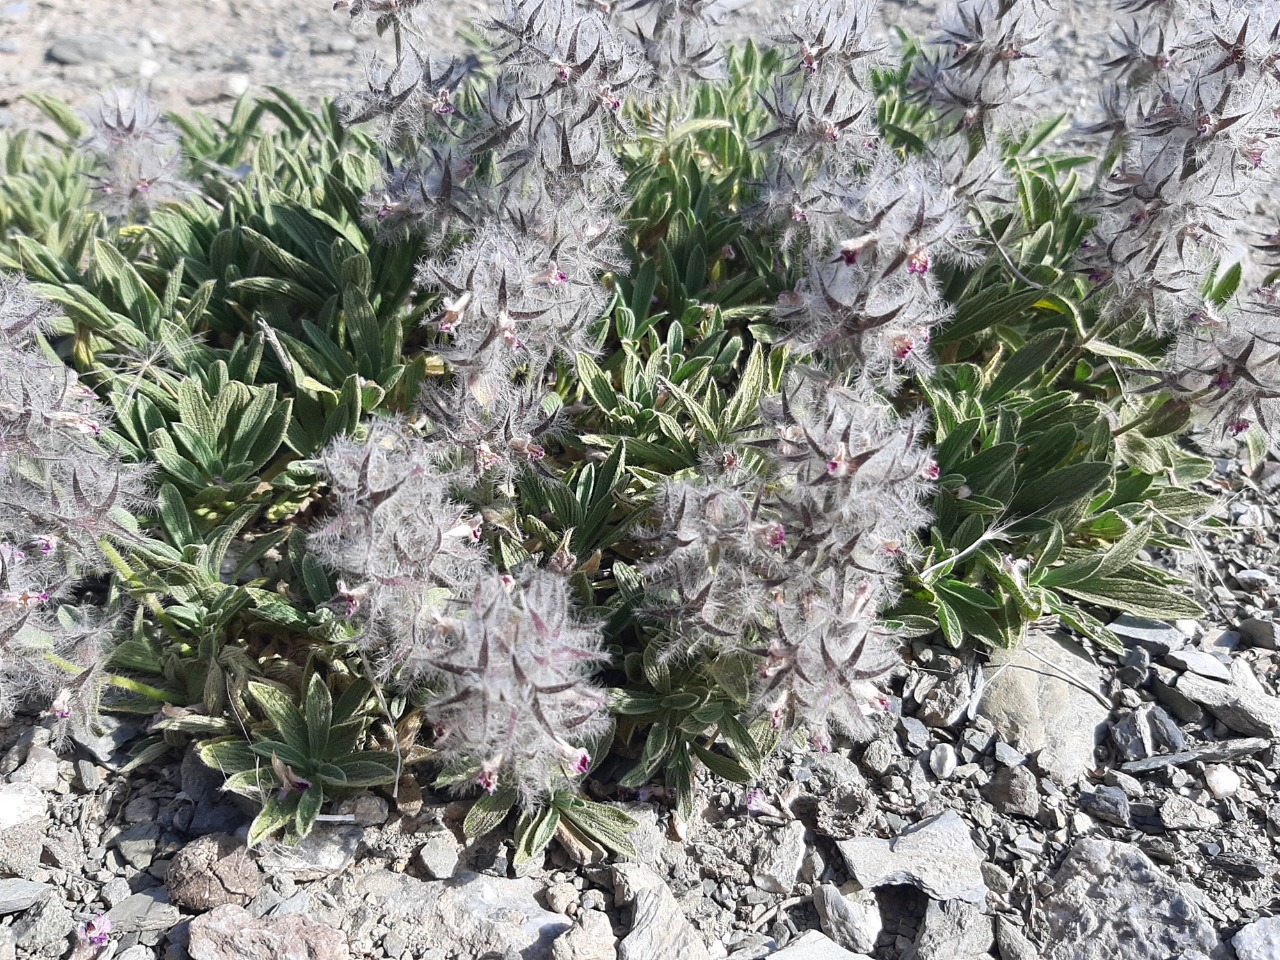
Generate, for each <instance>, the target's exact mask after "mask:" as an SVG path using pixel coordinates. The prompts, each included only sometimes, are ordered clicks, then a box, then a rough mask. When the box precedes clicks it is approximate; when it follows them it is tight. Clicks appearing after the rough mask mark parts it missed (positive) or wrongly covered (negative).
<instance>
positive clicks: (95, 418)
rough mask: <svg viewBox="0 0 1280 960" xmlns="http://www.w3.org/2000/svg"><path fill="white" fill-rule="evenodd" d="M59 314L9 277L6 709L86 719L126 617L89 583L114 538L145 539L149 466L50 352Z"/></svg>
mask: <svg viewBox="0 0 1280 960" xmlns="http://www.w3.org/2000/svg"><path fill="white" fill-rule="evenodd" d="M53 318H54V312H53V309H52V308H51V306H50V305H49V304H48V303H46V302H45V301H43V300H42V299H41V298H40V297H39V296H37V295H36V293H35V292H34V291H33V290H32V288H31V287H30V286H29V285H28V284H27V283H26V282H25V281H23V280H21V279H19V278H16V277H12V276H3V275H0V716H7V715H9V714H11V713H12V712H13V710H14V709H15V708H16V707H18V706H20V705H27V706H31V705H41V706H44V707H47V709H48V711H49V712H50V713H51V714H52V715H53V717H54V718H55V720H56V721H58V722H60V723H63V724H65V723H68V722H69V723H76V724H81V725H83V724H85V723H86V722H89V721H91V720H93V719H94V716H95V711H96V707H97V698H98V686H99V682H100V681H101V679H102V676H103V671H104V670H105V668H106V657H107V652H108V651H109V649H110V648H111V646H112V645H113V642H114V640H115V635H116V632H117V623H118V620H119V617H120V614H121V607H120V603H119V601H118V600H114V599H112V600H110V602H108V598H107V597H97V598H94V597H92V596H91V595H90V594H88V593H87V592H86V578H89V577H93V576H95V575H97V574H100V573H102V572H103V571H104V570H107V569H109V565H108V563H107V559H106V557H105V556H104V554H103V544H104V543H109V542H110V541H122V540H123V541H129V540H132V539H134V538H136V536H137V529H136V527H135V526H134V521H133V515H134V514H137V513H140V512H142V511H143V510H144V507H145V498H146V494H147V471H146V469H145V468H144V467H141V466H138V465H133V464H126V463H123V462H122V461H121V460H120V459H119V457H118V456H116V455H115V453H113V451H112V448H111V447H110V445H109V444H108V443H107V442H106V438H105V437H104V436H103V431H104V430H106V429H107V428H108V427H109V425H110V419H109V414H108V412H107V410H106V409H105V408H104V406H103V405H102V404H101V403H100V402H99V401H98V400H97V398H96V396H95V395H94V392H93V391H92V390H90V389H89V388H88V387H86V386H85V385H84V384H82V383H81V382H79V380H78V379H77V377H76V375H75V373H74V372H73V371H72V370H70V369H69V368H68V367H67V366H65V365H64V364H63V363H62V362H61V361H59V360H57V359H55V358H52V357H50V356H49V355H48V354H47V353H46V350H47V345H45V344H44V342H43V340H42V334H43V333H44V332H46V331H47V330H48V327H49V324H50V322H51V321H52V320H53Z"/></svg>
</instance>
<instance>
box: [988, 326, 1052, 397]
mask: <svg viewBox="0 0 1280 960" xmlns="http://www.w3.org/2000/svg"><path fill="white" fill-rule="evenodd" d="M1061 346H1062V331H1061V330H1051V331H1049V332H1047V333H1042V334H1040V335H1039V336H1036V337H1032V338H1031V339H1030V340H1028V341H1027V343H1026V344H1025V345H1024V346H1023V347H1021V348H1019V349H1018V350H1016V351H1014V353H1013V355H1012V356H1011V357H1009V359H1008V360H1006V361H1005V362H1004V364H1003V365H1002V366H1001V368H1000V372H999V373H998V374H996V378H995V380H993V381H992V382H991V386H989V387H987V389H986V390H984V391H983V393H982V399H983V402H984V403H994V402H995V401H997V400H999V399H1001V398H1002V397H1004V396H1006V395H1007V394H1008V393H1009V392H1010V391H1011V390H1013V388H1014V387H1017V386H1019V385H1021V384H1022V383H1023V382H1025V381H1026V380H1029V379H1031V377H1033V376H1035V375H1036V374H1042V373H1044V370H1045V368H1046V367H1047V366H1048V364H1049V360H1050V359H1051V358H1052V357H1053V355H1054V354H1055V353H1057V352H1058V349H1059V348H1060V347H1061Z"/></svg>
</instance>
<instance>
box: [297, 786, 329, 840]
mask: <svg viewBox="0 0 1280 960" xmlns="http://www.w3.org/2000/svg"><path fill="white" fill-rule="evenodd" d="M323 803H324V787H322V786H321V785H320V784H318V783H313V784H312V785H311V786H309V787H307V789H306V790H304V791H302V796H300V797H299V798H298V809H297V810H296V811H295V819H294V829H295V830H296V831H297V834H298V836H299V837H305V836H306V835H307V834H308V833H310V832H311V828H312V827H314V826H315V823H316V817H318V816H319V815H320V807H321V805H323Z"/></svg>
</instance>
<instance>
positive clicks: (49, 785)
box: [9, 746, 58, 790]
mask: <svg viewBox="0 0 1280 960" xmlns="http://www.w3.org/2000/svg"><path fill="white" fill-rule="evenodd" d="M9 781H10V782H11V783H29V784H31V785H32V786H33V787H37V788H39V789H41V790H52V789H53V788H54V787H56V786H57V785H58V755H57V754H56V753H54V752H53V751H52V750H50V749H49V748H48V747H42V746H33V747H32V748H31V749H30V750H28V751H27V762H26V763H24V764H23V765H22V766H20V767H19V768H18V769H17V770H15V771H14V772H13V774H12V775H11V776H10V777H9Z"/></svg>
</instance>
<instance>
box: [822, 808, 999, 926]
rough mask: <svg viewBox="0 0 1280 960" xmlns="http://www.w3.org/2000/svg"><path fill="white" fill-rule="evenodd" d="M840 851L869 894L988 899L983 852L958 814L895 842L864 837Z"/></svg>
mask: <svg viewBox="0 0 1280 960" xmlns="http://www.w3.org/2000/svg"><path fill="white" fill-rule="evenodd" d="M836 846H837V847H838V848H839V850H840V854H841V856H843V857H844V860H845V864H846V865H847V866H848V868H849V872H850V873H851V874H852V875H853V876H854V878H855V879H857V881H858V883H860V884H861V885H862V886H863V887H864V888H866V889H868V890H870V889H874V888H876V887H881V886H885V885H887V884H909V885H910V886H913V887H916V888H918V889H920V890H922V891H924V892H925V893H926V894H928V895H929V896H930V897H932V898H933V899H935V900H965V901H967V902H969V903H982V902H983V901H984V900H985V899H986V896H987V884H986V882H985V881H984V880H983V879H982V869H981V867H982V853H981V852H980V851H979V850H978V848H977V847H975V846H974V845H973V839H972V837H971V836H970V833H969V827H968V825H967V824H966V823H965V822H964V821H963V820H962V819H961V818H960V816H959V814H957V813H956V812H955V811H954V810H947V811H946V812H944V813H940V814H938V815H937V816H936V817H930V818H929V819H927V820H922V821H920V822H919V823H917V824H915V825H914V826H911V827H908V828H907V829H905V830H904V831H902V833H901V834H899V835H898V836H897V837H894V838H893V839H892V840H881V839H879V838H876V837H858V838H856V839H853V840H843V841H841V842H840V843H838V844H837V845H836Z"/></svg>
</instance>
